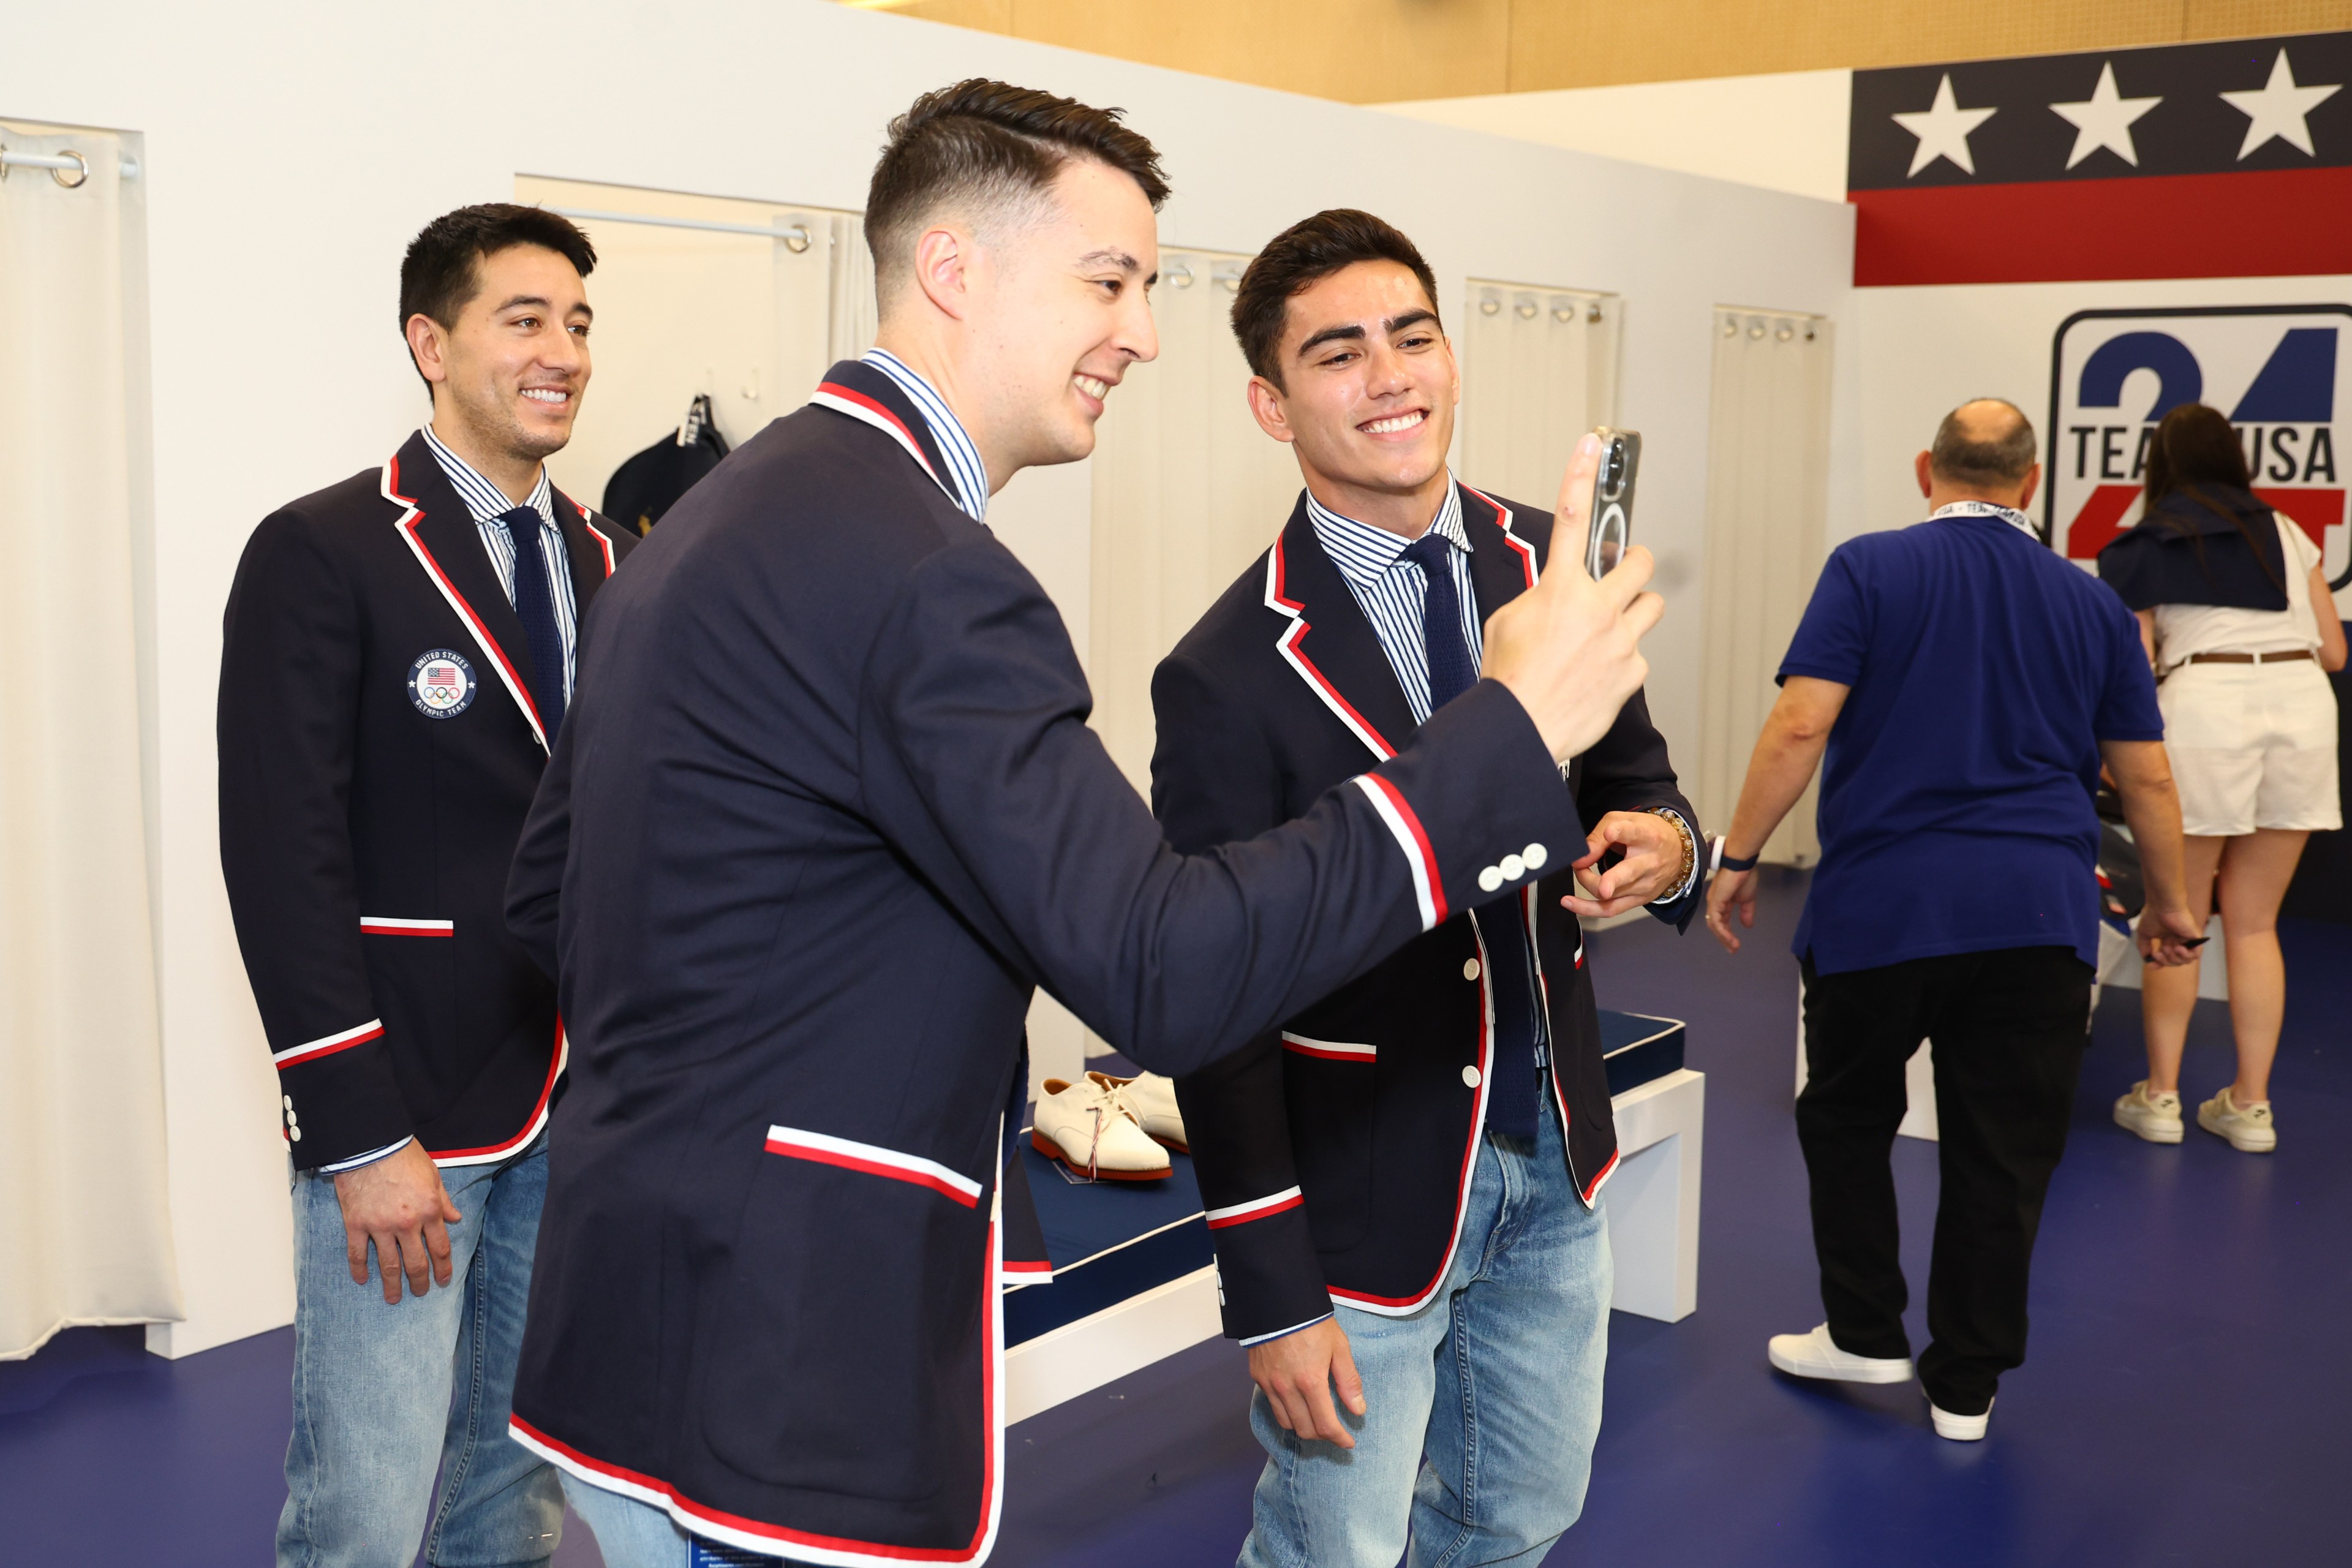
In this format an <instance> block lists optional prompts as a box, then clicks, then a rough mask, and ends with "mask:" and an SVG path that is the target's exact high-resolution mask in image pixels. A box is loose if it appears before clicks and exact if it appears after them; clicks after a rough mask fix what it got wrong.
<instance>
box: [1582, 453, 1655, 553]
mask: <svg viewBox="0 0 2352 1568" xmlns="http://www.w3.org/2000/svg"><path fill="white" fill-rule="evenodd" d="M1593 435H1595V436H1597V437H1600V438H1601V467H1600V468H1599V470H1598V471H1596V472H1595V473H1594V474H1593V476H1592V500H1591V505H1589V506H1588V507H1587V508H1586V509H1585V514H1584V515H1585V516H1586V517H1587V518H1588V519H1590V520H1591V521H1588V522H1587V523H1586V525H1585V536H1584V569H1585V570H1586V571H1587V572H1589V573H1591V574H1592V575H1593V576H1595V577H1599V576H1601V575H1602V574H1606V573H1608V572H1610V571H1612V570H1613V569H1614V568H1615V567H1616V565H1617V563H1618V562H1619V561H1621V560H1622V559H1623V558H1624V555H1625V548H1626V546H1627V545H1629V544H1631V543H1633V481H1634V479H1635V478H1636V476H1638V475H1639V473H1640V472H1641V468H1642V433H1641V432H1640V431H1639V430H1612V429H1611V428H1609V427H1608V426H1605V425H1604V426H1601V428H1600V429H1598V430H1595V431H1594V432H1593Z"/></svg>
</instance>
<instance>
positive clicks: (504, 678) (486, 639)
mask: <svg viewBox="0 0 2352 1568" xmlns="http://www.w3.org/2000/svg"><path fill="white" fill-rule="evenodd" d="M383 499H384V500H388V501H390V502H392V503H393V504H394V506H397V507H400V508H402V509H403V510H402V512H401V515H400V518H399V520H398V521H395V522H394V524H393V527H394V528H396V529H398V530H399V531H400V537H401V538H402V539H403V540H404V541H406V542H407V544H408V549H409V553H411V554H413V555H415V557H416V563H417V564H418V565H420V566H422V567H424V568H425V575H426V576H428V577H430V578H432V579H433V585H434V586H435V587H436V588H438V589H439V590H440V591H441V597H442V598H443V599H445V600H446V601H447V602H448V605H449V607H450V608H451V609H453V610H455V611H457V618H458V619H459V620H461V621H463V622H464V623H465V624H466V630H467V632H468V633H469V634H471V635H472V637H473V639H474V643H475V646H477V647H479V648H480V649H481V650H482V656H483V657H484V658H487V659H488V660H489V661H490V668H493V669H495V670H497V671H498V672H499V683H500V684H501V685H503V686H504V687H505V688H506V689H507V694H508V695H509V696H510V697H512V698H513V699H514V700H515V706H516V707H518V708H520V709H521V710H522V716H523V721H524V722H526V723H528V724H529V725H530V732H531V735H532V737H533V738H534V739H535V740H537V741H538V742H539V746H540V750H541V751H546V750H548V744H547V727H546V726H545V725H543V724H541V722H540V721H539V708H538V705H537V704H535V703H533V702H532V701H531V700H530V692H529V691H528V690H526V689H524V687H523V683H522V677H521V675H520V674H519V673H518V672H517V671H516V669H515V667H514V664H513V662H512V661H511V660H509V658H507V652H506V649H504V648H502V647H499V639H498V638H496V637H492V636H491V635H490V628H489V627H488V626H486V625H485V624H483V621H482V617H481V616H478V615H476V614H475V613H474V606H473V605H469V604H467V602H466V595H463V594H460V593H459V592H457V584H455V583H452V582H451V581H449V574H447V573H446V572H444V571H442V570H441V563H440V562H438V561H436V560H435V559H434V556H433V552H431V551H430V550H427V549H426V548H425V541H423V540H422V539H419V538H418V537H417V536H416V523H417V520H418V519H420V518H422V517H423V516H424V515H425V509H424V508H422V507H420V506H418V505H417V504H416V502H415V499H414V498H412V497H409V496H404V495H402V494H401V493H400V458H399V457H398V456H397V455H395V456H394V457H391V458H386V459H384V465H383Z"/></svg>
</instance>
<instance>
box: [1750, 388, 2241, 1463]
mask: <svg viewBox="0 0 2352 1568" xmlns="http://www.w3.org/2000/svg"><path fill="white" fill-rule="evenodd" d="M1918 477H1919V489H1920V490H1921V491H1922V492H1923V493H1924V494H1925V495H1926V496H1927V504H1928V508H1929V515H1928V519H1927V521H1925V522H1922V523H1919V524H1917V525H1916V526H1914V527H1910V528H1906V529H1899V530H1895V531H1890V532H1884V533H1870V534H1864V535H1863V536H1862V537H1861V538H1858V539H1854V540H1852V541H1849V542H1847V543H1845V544H1843V545H1841V546H1840V547H1839V548H1838V549H1837V550H1836V552H1833V553H1832V555H1831V557H1830V559H1829V563H1828V564H1827V565H1826V566H1825V567H1823V569H1822V577H1821V582H1820V584H1819V585H1818V586H1816V587H1815V589H1814V590H1813V597H1812V602H1811V604H1810V605H1807V606H1806V609H1805V616H1804V620H1803V621H1802V622H1801V624H1800V625H1799V626H1798V628H1797V636H1796V638H1795V640H1794V641H1793V642H1791V643H1790V647H1789V656H1788V658H1786V659H1784V660H1783V661H1782V662H1781V665H1780V686H1781V689H1780V700H1778V701H1777V702H1776V703H1775V704H1774V706H1773V709H1772V713H1771V717H1770V718H1769V720H1767V721H1766V722H1765V726H1764V733H1763V735H1762V736H1761V737H1760V738H1759V740H1758V741H1757V743H1756V754H1755V756H1754V757H1753V758H1752V759H1751V760H1750V762H1749V763H1748V780H1747V783H1746V784H1745V785H1744V786H1743V787H1742V788H1741V791H1740V796H1739V806H1738V812H1737V813H1736V814H1735V815H1734V816H1733V818H1732V822H1731V827H1730V830H1729V831H1728V832H1727V834H1726V835H1725V836H1724V837H1723V839H1722V841H1721V842H1719V843H1718V844H1717V847H1716V852H1717V856H1718V857H1719V859H1718V873H1717V877H1716V879H1715V881H1714V884H1713V886H1712V887H1711V888H1710V889H1709V890H1708V894H1707V912H1706V922H1707V928H1708V929H1709V930H1710V931H1714V932H1715V933H1716V936H1717V939H1718V940H1720V941H1721V942H1723V944H1724V946H1725V947H1727V948H1728V949H1730V950H1731V951H1733V952H1738V949H1739V939H1738V937H1737V936H1736V935H1734V934H1733V932H1732V930H1731V924H1730V920H1729V916H1730V913H1731V911H1732V910H1733V909H1734V908H1737V909H1738V913H1739V921H1740V923H1741V924H1742V925H1743V926H1753V925H1754V924H1755V918H1756V917H1755V911H1756V879H1755V877H1754V875H1753V872H1754V869H1755V865H1756V857H1757V855H1758V853H1759V851H1760V850H1761V849H1762V847H1763V845H1764V841H1765V840H1766V839H1767V838H1769V837H1771V834H1772V830H1773V829H1774V828H1775V827H1777V826H1780V819H1781V818H1782V817H1783V816H1786V815H1787V814H1788V812H1789V809H1790V807H1791V806H1792V805H1795V804H1796V801H1797V797H1798V796H1799V795H1801V794H1803V793H1804V788H1805V785H1806V784H1807V782H1808V781H1810V780H1811V777H1812V774H1813V769H1814V767H1815V765H1816V764H1817V763H1820V762H1821V761H1822V756H1823V753H1824V751H1826V753H1827V757H1828V766H1827V769H1826V771H1825V772H1824V773H1823V775H1822V795H1821V839H1822V860H1821V865H1820V867H1819V868H1818V869H1817V870H1816V871H1815V872H1814V873H1813V883H1812V890H1811V895H1810V896H1809V897H1808V898H1807V899H1806V900H1805V912H1804V917H1803V919H1802V920H1801V921H1800V922H1799V923H1798V926H1797V940H1796V944H1795V946H1796V952H1797V956H1798V959H1799V961H1800V963H1801V967H1802V970H1803V973H1804V978H1805V1062H1806V1070H1807V1074H1808V1079H1807V1083H1806V1086H1805V1090H1804V1092H1803V1093H1802V1094H1801V1095H1800V1096H1798V1099H1797V1136H1798V1141H1799V1142H1800V1143H1801V1144H1802V1146H1803V1148H1804V1152H1805V1168H1806V1171H1807V1173H1808V1174H1809V1176H1810V1177H1811V1186H1812V1217H1813V1247H1814V1250H1815V1252H1816V1253H1817V1254H1818V1255H1819V1258H1820V1261H1821V1270H1822V1305H1823V1307H1824V1308H1826V1309H1827V1311H1828V1315H1829V1321H1827V1322H1825V1323H1823V1324H1822V1325H1821V1326H1820V1327H1819V1328H1816V1329H1815V1330H1813V1331H1812V1332H1811V1333H1809V1334H1779V1335H1775V1336H1774V1337H1773V1339H1772V1342H1771V1344H1770V1347H1769V1350H1770V1355H1771V1360H1772V1364H1773V1365H1774V1366H1777V1367H1779V1368H1780V1370H1781V1371H1783V1372H1786V1373H1792V1374H1794V1375H1796V1376H1799V1377H1822V1378H1834V1379H1839V1380H1842V1381H1845V1382H1852V1383H1901V1382H1905V1381H1907V1380H1908V1379H1909V1378H1910V1377H1911V1375H1912V1363H1911V1359H1910V1355H1911V1352H1910V1344H1909V1342H1908V1340H1907V1339H1906V1336H1905V1334H1904V1330H1903V1309H1904V1306H1905V1303H1906V1289H1905V1286H1904V1280H1903V1268H1902V1264H1901V1262H1900V1260H1899V1258H1897V1255H1896V1246H1895V1240H1896V1230H1895V1181H1894V1175H1893V1173H1892V1171H1891V1170H1890V1168H1889V1164H1888V1154H1889V1152H1890V1150H1891V1149H1892V1148H1893V1146H1894V1142H1895V1126H1896V1124H1897V1123H1899V1122H1900V1121H1902V1120H1903V1112H1904V1105H1905V1095H1904V1084H1903V1073H1904V1064H1905V1062H1906V1061H1907V1060H1908V1059H1909V1058H1910V1056H1911V1053H1912V1052H1913V1051H1915V1050H1916V1049H1917V1048H1918V1047H1919V1043H1920V1041H1921V1040H1923V1039H1925V1038H1928V1037H1933V1038H1934V1040H1935V1042H1936V1058H1935V1065H1936V1105H1937V1121H1938V1125H1939V1130H1940V1132H1941V1139H1940V1142H1939V1143H1938V1146H1937V1153H1938V1158H1939V1160H1940V1163H1941V1167H1942V1173H1943V1191H1942V1196H1941V1198H1940V1200H1939V1202H1938V1205H1937V1215H1936V1242H1935V1254H1934V1261H1933V1263H1932V1265H1931V1266H1930V1270H1929V1274H1928V1279H1927V1331H1928V1335H1929V1338H1930V1341H1931V1342H1930V1343H1929V1345H1928V1346H1927V1351H1926V1352H1925V1353H1923V1354H1922V1355H1921V1356H1920V1358H1919V1363H1918V1377H1919V1382H1920V1384H1921V1386H1922V1387H1923V1388H1924V1389H1925V1390H1926V1391H1927V1398H1928V1403H1929V1406H1930V1410H1931V1413H1932V1415H1933V1416H1934V1420H1935V1426H1936V1430H1937V1433H1938V1434H1939V1435H1940V1436H1945V1437H1948V1438H1952V1439H1954V1440H1956V1441H1961V1442H1970V1441H1974V1440H1976V1439H1979V1438H1981V1437H1982V1436H1984V1434H1985V1427H1986V1424H1987V1421H1988V1419H1989V1418H1990V1412H1991V1409H1992V1401H1993V1392H1994V1389H1995V1387H1996V1385H1997V1384H1999V1382H2000V1374H2001V1373H2004V1372H2007V1371H2009V1370H2010V1369H2011V1368H2013V1367H2016V1366H2019V1365H2021V1364H2022V1363H2023V1362H2024V1360H2025V1293H2026V1274H2027V1268H2028V1266H2029V1264H2030V1262H2031V1260H2032V1254H2033V1236H2034V1231H2035V1229H2036V1228H2037V1226H2039V1225H2040V1223H2041V1217H2042V1196H2043V1194H2045V1193H2046V1192H2047V1191H2048V1190H2049V1186H2050V1176H2051V1173H2052V1172H2053V1171H2054V1170H2055V1169H2056V1168H2057V1165H2058V1158H2059V1156H2060V1154H2062V1153H2063V1152H2064V1150H2065V1144H2066V1123H2067V1118H2068V1114H2069V1111H2070V1109H2071V1107H2072V1105H2073V1102H2074V1079H2075V1076H2076V1073H2077V1072H2078V1070H2079V1069H2080V1068H2081V1066H2082V1059H2083V1046H2084V1037H2085V1034H2086V1031H2087V1026H2088V1023H2089V1014H2090V995H2091V976H2092V972H2093V967H2094V965H2095V962H2096V957H2097V952H2098V921H2099V910H2098V884H2097V879H2096V873H2095V868H2094V859H2093V857H2094V855H2095V852H2096V850H2097V847H2098V842H2099V825H2098V819H2097V817H2096V816H2095V814H2094V812H2093V810H2092V805H2091V800H2092V795H2093V792H2094V791H2095V788H2096V787H2097V784H2098V779H2099V770H2100V764H2101V763H2102V762H2103V761H2104V763H2105V766H2106V769H2107V772H2108V773H2109V774H2110V775H2111V776H2112V777H2113V778H2114V779H2115V782H2116V787H2117V789H2118V790H2119V791H2120V792H2121V794H2122V796H2123V802H2124V814H2125V817H2126V820H2127V821H2128V822H2129V823H2130V825H2131V828H2132V832H2133V835H2134V837H2136V838H2137V842H2138V845H2139V849H2140V855H2141V858H2142V862H2143V864H2144V866H2145V868H2146V873H2147V913H2146V914H2145V915H2143V916H2142V917H2141V920H2140V927H2139V938H2138V940H2139V948H2140V952H2141V953H2142V954H2143V955H2144V956H2145V957H2146V958H2147V961H2148V962H2149V963H2156V964H2159V965H2169V964H2174V963H2188V962H2189V961H2190V960H2191V959H2192V958H2193V957H2194V954H2193V952H2191V950H2190V949H2189V948H2188V947H2187V946H2186V945H2184V943H2185V942H2187V941H2188V939H2189V938H2191V937H2193V936H2195V935H2196V933H2197V926H2196V922H2195V921H2192V920H2191V919H2190V918H2189V911H2188V906H2187V901H2186V900H2185V898H2184V889H2183V887H2182V874H2181V843H2180V805H2179V799H2178V798H2177V797H2176V796H2175V795H2174V794H2173V788H2172V775H2171V772H2170V770H2169V769H2168V766H2167V765H2166V762H2165V754H2164V744H2163V741H2164V721H2163V719H2162V718H2161V716H2160V715H2159V714H2158V711H2157V706H2156V683H2155V680H2154V679H2153V678H2152V677H2151V676H2150V674H2149V671H2148V666H2147V655H2146V654H2145V652H2143V650H2142V649H2141V647H2140V641H2139V630H2138V627H2137V625H2136V624H2135V623H2134V621H2133V618H2132V616H2131V615H2130V614H2129V612H2127V611H2126V610H2125V609H2124V608H2123V603H2122V601H2121V600H2119V599H2117V598H2116V595H2114V594H2113V593H2112V592H2110V591H2109V590H2107V589H2106V588H2105V587H2104V586H2103V585H2102V584H2100V583H2099V582H2098V581H2097V580H2096V579H2095V578H2093V577H2092V576H2091V575H2090V574H2088V573H2085V572H2084V571H2082V570H2081V569H2080V568H2078V567H2076V566H2074V565H2072V564H2070V563H2067V562H2065V561H2063V560H2061V559H2060V558H2059V557H2058V556H2057V555H2055V554H2053V552H2051V551H2050V550H2049V549H2048V548H2046V547H2045V546H2044V545H2043V544H2042V540H2041V536H2040V535H2039V533H2038V532H2037V531H2035V529H2034V526H2033V523H2032V520H2031V519H2029V518H2027V517H2026V516H2025V515H2024V510H2023V509H2024V508H2025V506H2026V505H2027V504H2028V503H2029V502H2030V501H2031V500H2032V497H2033V490H2034V487H2035V485H2036V484H2037V482H2038V481H2039V480H2040V479H2041V477H2042V469H2041V467H2040V465H2039V464H2037V463H2036V462H2035V461H2034V442H2033V426H2032V424H2031V423H2029V422H2028V421H2027V419H2026V417H2025V416H2024V415H2023V414H2021V413H2020V412H2019V411H2018V410H2017V409H2016V408H2015V407H2013V406H2011V405H2009V404H2007V403H2002V402H2000V401H1998V400H1996V399H1990V398H1987V399H1983V400H1981V401H1979V402H1975V403H1969V404H1964V405H1961V406H1960V407H1958V408H1956V409H1954V410H1953V411H1952V412H1951V413H1950V414H1949V415H1948V416H1945V419H1944V423H1943V425H1942V426H1941V427H1940V428H1939V429H1938V430H1937V432H1936V444H1935V446H1934V447H1933V448H1932V449H1931V450H1929V451H1926V452H1922V453H1920V454H1919V457H1918Z"/></svg>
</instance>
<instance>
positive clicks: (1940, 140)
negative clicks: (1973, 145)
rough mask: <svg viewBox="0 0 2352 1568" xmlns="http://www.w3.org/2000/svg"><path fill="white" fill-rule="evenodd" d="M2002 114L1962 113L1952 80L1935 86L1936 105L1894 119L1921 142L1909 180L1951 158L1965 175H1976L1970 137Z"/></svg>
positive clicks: (1946, 78) (1986, 111)
mask: <svg viewBox="0 0 2352 1568" xmlns="http://www.w3.org/2000/svg"><path fill="white" fill-rule="evenodd" d="M1999 112H2000V110H1992V109H1962V108H1961V107H1960V105H1959V100H1957V99H1955V98H1954V97H1953V96H1952V76H1951V73H1950V72H1949V71H1947V72H1945V73H1944V79H1943V80H1941V81H1939V82H1937V84H1936V101H1935V102H1934V103H1933V104H1932V105H1930V106H1929V107H1927V108H1926V109H1924V110H1915V111H1914V112H1912V113H1909V114H1897V115H1895V116H1893V119H1894V121H1895V124H1897V125H1900V126H1901V127H1903V129H1904V130H1906V131H1908V132H1911V134H1912V135H1914V136H1916V137H1917V138H1919V147H1918V150H1917V151H1916V152H1915V153H1912V154H1911V169H1910V173H1909V174H1905V175H1904V176H1903V177H1904V178H1905V179H1906V180H1907V179H1909V178H1910V177H1911V175H1912V174H1917V173H1918V172H1919V171H1920V170H1922V169H1924V168H1926V167H1927V165H1928V164H1930V163H1934V162H1935V161H1936V160H1937V159H1938V158H1949V159H1950V160H1951V161H1952V162H1953V163H1958V165H1959V166H1960V168H1961V169H1962V171H1963V172H1965V173H1967V174H1975V173H1976V172H1977V163H1976V160H1975V159H1974V158H1972V157H1970V156H1969V132H1972V131H1974V130H1975V129H1976V128H1977V127H1978V126H1979V125H1982V124H1983V123H1984V122H1985V121H1988V120H1990V119H1991V118H1992V117H1993V116H1994V115H1995V114H1997V113H1999Z"/></svg>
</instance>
